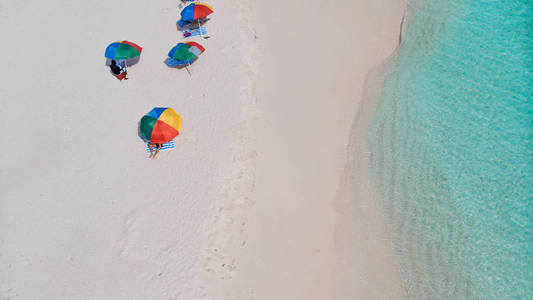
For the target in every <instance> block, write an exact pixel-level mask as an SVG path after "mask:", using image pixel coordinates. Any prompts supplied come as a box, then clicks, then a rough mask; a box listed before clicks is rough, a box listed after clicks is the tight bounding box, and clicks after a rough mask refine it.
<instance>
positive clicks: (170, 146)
mask: <svg viewBox="0 0 533 300" xmlns="http://www.w3.org/2000/svg"><path fill="white" fill-rule="evenodd" d="M174 148H175V146H174V140H172V141H170V142H168V143H164V144H163V145H162V146H161V149H159V151H165V150H170V149H174ZM146 154H150V147H148V144H146Z"/></svg>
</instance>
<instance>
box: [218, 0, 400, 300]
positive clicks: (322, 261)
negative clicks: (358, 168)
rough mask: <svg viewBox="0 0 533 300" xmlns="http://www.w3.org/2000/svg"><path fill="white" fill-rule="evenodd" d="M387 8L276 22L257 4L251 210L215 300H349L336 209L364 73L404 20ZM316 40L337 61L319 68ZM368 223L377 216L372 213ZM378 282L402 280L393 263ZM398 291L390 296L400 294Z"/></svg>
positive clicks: (239, 222) (311, 10) (316, 12)
mask: <svg viewBox="0 0 533 300" xmlns="http://www.w3.org/2000/svg"><path fill="white" fill-rule="evenodd" d="M381 2H383V3H381ZM381 2H380V3H369V2H368V1H357V2H355V3H348V2H340V3H337V4H336V7H335V9H334V10H333V11H330V12H328V13H324V12H323V11H322V10H321V9H320V4H318V3H306V4H305V5H304V6H305V8H304V7H301V6H299V5H298V3H291V4H287V5H286V6H285V7H284V10H285V12H276V13H274V11H273V10H275V9H274V8H273V7H268V4H264V3H260V2H259V1H252V11H253V13H254V17H253V21H254V28H253V29H254V34H255V35H256V37H257V45H258V49H259V52H258V54H259V56H258V57H257V58H258V60H259V71H258V73H257V86H256V88H255V91H256V97H257V104H258V118H257V120H256V121H255V122H254V123H255V126H254V128H255V129H256V132H257V134H256V137H255V139H254V149H255V152H256V153H255V154H254V155H253V163H254V165H255V167H254V180H253V187H252V188H253V189H252V194H251V196H250V199H249V202H248V203H247V205H248V207H246V208H245V209H244V211H242V214H240V215H239V216H238V218H235V219H234V220H233V224H234V230H233V231H232V232H231V233H230V234H231V236H232V237H231V240H230V243H229V244H228V245H227V246H226V249H227V251H225V253H224V255H223V256H224V257H225V258H226V259H227V260H228V261H231V265H230V267H229V268H230V269H231V271H230V272H229V274H230V276H228V277H225V278H223V279H222V278H221V279H220V280H216V279H215V280H214V281H212V282H211V284H213V287H214V288H213V290H212V292H210V293H209V294H210V295H213V296H214V298H216V299H219V298H221V299H251V298H253V299H331V298H333V299H337V298H339V297H340V298H339V299H344V298H343V294H344V293H345V291H344V290H343V286H342V284H341V286H339V284H340V283H339V282H340V279H341V275H340V274H342V273H340V272H342V270H343V268H345V267H346V265H344V264H343V263H342V260H343V259H344V257H342V256H346V257H347V256H350V254H349V253H346V252H342V251H341V250H339V248H341V247H342V246H341V245H339V243H338V241H336V239H338V237H339V231H338V227H339V226H340V223H337V222H339V220H338V219H339V214H338V213H339V212H338V211H337V210H338V207H336V205H337V204H336V203H337V201H338V193H339V190H338V189H339V183H340V181H341V179H342V178H341V177H342V176H344V175H343V174H344V173H343V170H344V168H345V163H346V162H345V160H346V157H347V153H346V151H347V150H348V149H347V146H346V144H347V142H348V136H350V132H351V127H352V125H353V120H354V119H355V115H356V113H357V110H358V106H359V105H360V104H359V100H358V99H360V97H361V95H362V91H363V82H364V81H365V78H366V76H367V72H368V71H369V70H371V69H373V68H375V67H376V66H377V65H379V64H380V63H381V62H382V60H384V59H385V58H386V57H388V56H389V55H390V53H392V51H393V49H394V48H395V47H396V45H397V41H398V37H399V34H400V21H401V17H402V16H403V10H404V4H403V3H402V2H389V1H381ZM385 6H386V7H387V9H383V8H382V7H385ZM296 11H297V12H298V13H296ZM354 14H355V15H354ZM344 15H345V17H343V16H344ZM317 19H321V22H322V23H321V24H317V21H316V20H317ZM319 23H320V22H319ZM278 24H279V25H278ZM328 28H350V29H351V30H350V31H342V30H341V31H333V32H332V31H329V30H328ZM287 29H290V30H287ZM347 32H350V33H351V34H347ZM320 36H328V37H329V39H330V40H337V41H342V43H341V44H342V45H340V44H339V45H336V46H335V45H333V47H332V48H333V49H332V51H335V52H336V53H337V55H338V56H337V57H329V58H328V60H327V63H326V64H319V65H316V64H315V63H316V62H317V60H316V58H315V56H314V55H313V53H314V52H313V49H312V45H316V37H320ZM277 42H282V45H280V46H276V43H277ZM310 47H311V48H310ZM302 51H303V52H302ZM320 53H323V52H320ZM311 82H312V83H311ZM317 121H318V122H317ZM317 143H318V145H319V147H316V145H317ZM369 213H370V214H371V215H372V216H376V215H379V212H378V211H377V210H376V209H375V208H372V209H371V211H370V212H369ZM368 221H369V222H370V223H369V225H370V228H371V229H372V228H374V227H376V228H379V229H380V230H381V228H382V227H383V226H382V225H383V224H381V223H379V222H382V221H381V220H379V219H376V218H369V219H368ZM360 241H361V242H365V241H364V240H360ZM378 242H381V241H378ZM378 244H379V243H378ZM378 244H375V243H367V244H366V245H367V246H366V250H365V251H367V252H366V253H367V254H368V255H371V256H372V255H374V253H373V250H375V249H378V251H381V249H382V248H384V249H386V247H387V246H388V244H387V243H384V244H379V245H378ZM383 245H384V246H383ZM364 248H365V246H361V245H360V247H359V248H358V249H364ZM387 251H388V250H387ZM387 251H385V250H384V252H383V253H389V252H387ZM386 255H388V254H386ZM387 257H389V256H387ZM374 258H375V259H377V260H379V259H380V257H379V256H375V257H374ZM225 266H228V265H227V264H226V265H225ZM365 272H367V271H366V270H363V269H361V268H359V269H357V270H356V271H355V273H357V274H359V275H361V274H364V273H365ZM372 272H373V274H374V275H376V274H377V273H379V272H385V273H387V275H386V276H384V277H382V278H385V279H387V280H389V279H390V280H396V279H395V278H396V275H397V274H396V272H395V270H394V264H393V263H391V261H390V260H389V259H387V260H386V262H384V263H382V264H381V265H377V267H376V269H375V270H374V271H372ZM378 277H380V276H379V275H378ZM372 278H373V279H376V278H377V277H372ZM380 280H381V279H380ZM380 280H377V279H376V281H375V282H373V283H370V284H369V285H368V287H369V289H368V290H365V292H364V293H359V294H358V296H359V297H360V298H365V297H368V296H371V295H374V294H373V292H372V291H371V290H372V289H373V288H374V289H375V288H376V287H378V286H379V284H382V283H383V281H380ZM395 282H396V283H393V284H392V288H391V290H392V291H398V290H399V289H401V288H399V286H400V284H399V280H397V281H395ZM266 283H268V284H266ZM372 284H375V285H374V286H372ZM370 286H372V287H371V288H370ZM378 290H379V289H378Z"/></svg>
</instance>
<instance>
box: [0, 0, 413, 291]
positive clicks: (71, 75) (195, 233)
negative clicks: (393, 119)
mask: <svg viewBox="0 0 533 300" xmlns="http://www.w3.org/2000/svg"><path fill="white" fill-rule="evenodd" d="M179 3H180V1H176V0H174V1H170V0H164V1H158V2H155V3H154V2H147V1H126V0H117V1H113V2H96V1H75V2H72V1H71V2H65V1H60V0H50V1H36V0H31V1H24V2H21V1H14V0H5V1H2V3H0V16H1V18H0V25H1V26H0V32H1V33H2V37H3V45H4V46H3V47H2V48H1V49H0V62H1V65H2V66H3V68H2V70H1V71H0V80H1V82H2V89H0V98H1V100H2V105H1V106H0V115H1V120H2V123H1V124H2V128H4V136H3V139H2V150H3V151H2V153H1V155H0V265H2V266H3V268H2V271H0V295H1V296H2V298H5V299H348V298H344V297H347V296H345V295H349V294H350V291H348V290H347V289H346V286H345V285H346V284H345V282H344V281H343V278H344V277H345V276H348V277H349V278H356V281H354V282H353V285H354V286H355V287H357V288H358V289H357V290H358V291H360V294H351V295H350V296H351V297H355V298H356V299H379V298H387V297H385V296H383V295H385V294H381V293H380V291H381V290H384V291H386V295H387V296H390V295H395V296H398V298H401V297H402V296H401V293H402V292H401V287H400V284H399V279H398V276H397V274H396V271H395V267H394V265H393V263H392V259H391V257H390V252H388V250H387V249H388V248H387V247H389V246H390V245H388V244H387V243H388V242H387V240H386V238H383V239H379V240H378V241H376V240H373V239H368V236H369V235H372V234H376V235H379V236H380V237H383V236H384V235H386V234H385V233H384V228H383V224H382V220H381V219H380V215H379V211H378V209H377V207H376V206H375V204H371V203H370V204H368V205H365V206H364V207H365V209H366V210H365V212H366V213H365V214H362V215H361V216H359V217H361V218H362V219H361V223H360V224H365V226H363V227H361V230H365V231H364V233H362V232H360V233H361V239H360V247H359V246H356V247H355V248H356V249H357V250H360V251H358V252H357V253H356V257H357V260H360V259H361V258H366V257H368V260H366V259H365V260H364V261H365V262H367V263H361V264H359V265H357V264H356V265H357V266H356V267H353V264H350V263H348V262H347V261H353V260H354V258H347V257H346V255H349V253H347V251H345V250H344V249H346V248H345V245H344V244H343V239H344V237H343V236H344V235H343V234H342V232H344V231H343V229H342V228H340V227H339V226H341V225H343V224H346V223H344V222H343V221H341V220H342V217H343V216H342V213H341V214H339V211H338V210H336V207H337V209H339V205H338V197H339V194H338V189H339V186H340V184H341V181H342V176H343V174H344V173H343V171H344V169H345V164H346V157H347V150H348V143H349V137H350V133H351V127H352V124H353V122H354V119H355V115H356V112H357V111H358V107H359V101H360V99H361V96H362V93H363V84H364V82H365V77H366V75H367V74H368V72H369V71H370V70H371V69H372V68H375V67H376V66H378V65H379V64H380V63H381V62H382V61H383V60H384V59H385V58H386V57H387V56H389V55H390V54H391V53H392V52H393V50H394V48H395V47H396V46H397V43H398V35H399V31H400V21H401V17H402V13H403V3H402V2H401V1H395V0H379V1H371V0H357V1H347V0H345V1H337V2H335V3H325V2H323V1H315V0H313V1H302V0H294V1H288V2H284V3H274V2H264V1H256V0H250V1H248V0H216V1H215V0H214V1H209V2H207V3H209V4H210V5H212V6H213V7H214V9H215V13H214V14H213V15H212V17H211V19H210V20H209V22H208V23H207V24H206V25H205V26H206V28H207V31H208V34H209V36H210V38H209V39H202V38H200V37H194V38H192V40H194V41H197V42H199V43H201V44H202V45H203V46H205V48H206V51H205V53H204V54H203V55H202V56H201V57H200V58H199V59H198V60H197V61H196V62H195V63H194V64H193V65H192V66H191V67H190V68H189V70H190V72H191V75H189V74H188V73H187V71H186V70H184V69H182V70H178V69H173V68H168V67H167V66H166V65H165V64H164V63H163V61H164V60H165V58H166V55H167V53H168V51H169V50H170V48H171V47H172V46H174V45H175V44H176V43H177V42H178V41H181V40H183V38H182V37H181V36H180V33H179V32H178V31H177V29H176V25H175V22H176V20H177V19H178V16H179V9H178V4H179ZM123 39H127V40H130V41H133V42H136V43H138V44H139V45H141V46H142V47H143V52H142V55H141V59H140V61H139V63H138V64H136V65H134V66H131V67H129V68H128V73H129V77H130V79H129V80H128V81H122V82H121V81H118V80H117V79H115V78H114V77H113V76H112V75H111V74H110V72H109V68H108V67H107V66H105V61H106V60H105V58H104V50H105V47H106V46H107V45H108V44H109V43H111V42H113V41H116V40H123ZM157 106H160V107H167V106H168V107H172V108H174V109H175V110H176V111H177V112H178V113H179V114H180V115H181V116H182V118H183V127H182V132H181V133H180V135H179V136H178V137H177V138H176V140H175V142H176V148H175V149H173V150H169V151H164V152H161V153H160V154H159V155H158V157H157V158H156V159H154V160H150V159H148V158H147V155H146V154H145V148H144V146H145V145H144V143H143V142H142V140H141V139H140V138H139V137H138V132H137V127H138V122H139V120H140V118H141V117H142V116H143V115H144V114H145V113H147V112H148V111H149V110H150V109H152V108H153V107H157ZM336 203H337V204H336ZM370 230H375V231H373V232H368V231H370ZM339 232H341V233H339ZM365 237H366V238H365ZM389 250H390V249H389ZM347 266H350V267H349V270H347ZM346 272H348V273H350V274H351V275H346V274H347V273H346ZM384 293H385V292H384ZM388 298H389V299H390V297H388ZM350 299H354V298H350Z"/></svg>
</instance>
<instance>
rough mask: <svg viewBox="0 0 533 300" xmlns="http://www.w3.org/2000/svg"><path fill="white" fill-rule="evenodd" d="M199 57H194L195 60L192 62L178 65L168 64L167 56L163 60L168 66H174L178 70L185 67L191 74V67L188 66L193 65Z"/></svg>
mask: <svg viewBox="0 0 533 300" xmlns="http://www.w3.org/2000/svg"><path fill="white" fill-rule="evenodd" d="M197 59H198V57H197V58H195V59H193V60H192V61H191V62H190V63H188V64H183V65H177V66H169V65H168V57H167V58H165V60H164V61H163V63H164V64H165V65H166V66H167V67H169V68H172V69H178V70H181V69H185V70H187V73H189V75H191V71H189V68H188V67H190V66H191V65H192V64H193V63H194V62H195V61H196V60H197Z"/></svg>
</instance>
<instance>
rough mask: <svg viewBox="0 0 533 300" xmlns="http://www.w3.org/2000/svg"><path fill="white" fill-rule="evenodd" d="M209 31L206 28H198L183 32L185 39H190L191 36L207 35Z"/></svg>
mask: <svg viewBox="0 0 533 300" xmlns="http://www.w3.org/2000/svg"><path fill="white" fill-rule="evenodd" d="M206 34H207V30H206V29H205V27H198V28H191V29H185V30H183V37H184V38H188V37H191V36H197V35H206Z"/></svg>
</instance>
